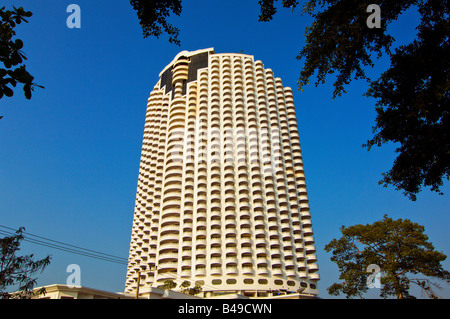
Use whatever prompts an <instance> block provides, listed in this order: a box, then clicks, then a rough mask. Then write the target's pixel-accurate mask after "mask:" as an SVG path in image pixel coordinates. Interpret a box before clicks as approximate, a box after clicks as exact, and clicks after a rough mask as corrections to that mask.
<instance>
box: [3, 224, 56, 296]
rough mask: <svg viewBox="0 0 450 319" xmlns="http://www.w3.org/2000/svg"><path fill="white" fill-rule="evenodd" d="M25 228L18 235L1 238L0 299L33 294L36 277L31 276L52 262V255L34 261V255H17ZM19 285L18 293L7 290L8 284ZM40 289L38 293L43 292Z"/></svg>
mask: <svg viewBox="0 0 450 319" xmlns="http://www.w3.org/2000/svg"><path fill="white" fill-rule="evenodd" d="M24 230H25V229H24V228H23V227H21V228H20V229H19V230H18V231H17V232H16V235H14V236H10V237H4V238H1V239H0V299H9V298H24V297H28V296H30V295H32V294H33V288H34V286H35V284H36V278H31V276H32V275H33V274H35V273H36V272H38V271H41V272H42V271H43V270H44V268H45V267H47V266H48V265H49V264H50V256H47V257H46V258H44V259H41V260H37V261H34V260H33V255H32V254H31V255H27V256H16V252H17V251H18V250H20V243H21V241H22V239H23V238H24V236H23V232H24ZM14 285H18V291H19V292H18V293H16V294H12V293H8V292H6V289H7V287H8V286H14ZM43 292H44V291H42V290H40V291H38V293H43Z"/></svg>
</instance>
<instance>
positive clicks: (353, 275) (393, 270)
mask: <svg viewBox="0 0 450 319" xmlns="http://www.w3.org/2000/svg"><path fill="white" fill-rule="evenodd" d="M424 230H425V228H424V227H423V226H421V225H419V224H417V223H413V222H411V221H410V220H409V219H405V220H403V219H398V220H393V219H392V218H389V217H388V216H387V215H385V216H384V217H383V219H382V220H381V221H377V222H374V223H373V224H367V225H354V226H350V227H344V226H342V227H341V232H342V237H341V238H340V239H333V240H332V241H331V242H330V243H329V244H328V245H326V246H325V250H326V251H327V252H331V253H332V257H331V261H333V262H335V263H336V264H337V266H338V268H339V271H340V276H339V279H341V280H343V282H342V283H335V284H333V285H331V286H330V287H329V288H328V293H329V294H330V295H339V294H340V293H343V294H345V295H346V297H347V298H352V297H363V295H364V293H366V292H367V291H368V289H369V286H368V284H367V282H368V281H367V278H368V276H369V274H370V273H369V272H368V267H369V266H370V265H376V266H378V267H379V269H380V271H381V280H380V283H381V286H382V287H381V288H380V296H381V297H383V298H386V297H389V296H395V297H397V298H399V299H402V298H414V297H413V296H412V295H411V294H410V292H409V290H410V286H411V284H416V285H418V286H419V287H420V288H421V289H423V291H424V292H426V293H427V295H428V296H429V297H431V298H437V297H438V295H437V294H436V292H435V291H434V289H433V288H435V287H439V285H438V284H437V283H436V282H433V281H432V280H431V279H429V278H436V279H440V280H445V281H446V282H447V283H449V282H450V273H449V272H448V271H446V270H444V269H443V268H442V265H441V262H442V261H444V260H445V259H446V258H447V256H446V255H444V254H443V253H441V252H438V251H435V250H434V247H433V245H432V243H430V242H429V241H428V236H427V235H425V233H424ZM417 274H422V275H424V276H426V277H427V278H424V279H423V278H417V277H415V275H417Z"/></svg>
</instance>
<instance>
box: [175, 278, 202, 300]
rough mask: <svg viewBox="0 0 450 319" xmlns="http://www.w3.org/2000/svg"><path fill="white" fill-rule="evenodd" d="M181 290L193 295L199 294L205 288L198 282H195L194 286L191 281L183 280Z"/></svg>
mask: <svg viewBox="0 0 450 319" xmlns="http://www.w3.org/2000/svg"><path fill="white" fill-rule="evenodd" d="M180 288H181V292H182V293H184V294H188V295H191V296H195V295H198V294H199V293H201V292H202V290H203V288H202V286H201V285H199V284H198V283H195V285H194V287H191V283H190V282H189V281H188V280H185V281H183V282H182V283H181V284H180Z"/></svg>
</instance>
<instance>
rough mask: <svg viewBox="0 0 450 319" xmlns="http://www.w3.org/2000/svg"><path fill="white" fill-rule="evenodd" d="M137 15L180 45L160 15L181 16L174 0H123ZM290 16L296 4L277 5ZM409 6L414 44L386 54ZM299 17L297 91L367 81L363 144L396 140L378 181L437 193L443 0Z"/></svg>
mask: <svg viewBox="0 0 450 319" xmlns="http://www.w3.org/2000/svg"><path fill="white" fill-rule="evenodd" d="M130 2H131V3H132V5H133V7H134V8H135V9H136V10H137V11H138V17H139V19H140V23H141V25H142V27H143V30H144V36H146V37H147V36H149V35H154V36H156V37H159V35H161V33H162V30H163V29H164V31H165V32H167V33H168V34H169V36H170V38H169V41H170V42H172V43H176V44H177V45H179V44H180V41H179V39H178V35H179V29H178V28H175V27H173V26H172V25H170V24H168V23H167V21H166V17H168V16H170V13H171V12H173V13H174V14H176V15H180V13H181V9H182V8H181V0H167V1H152V0H131V1H130ZM276 2H277V0H259V1H258V3H259V5H260V9H261V13H260V15H259V21H262V22H268V21H271V20H272V19H273V17H274V15H275V14H276V12H277V5H276V4H275V3H276ZM369 4H378V5H379V6H380V8H381V26H380V28H369V27H368V26H367V19H368V17H369V15H370V13H368V12H367V8H368V6H369ZM281 5H282V6H283V7H284V8H290V9H291V10H292V11H294V10H295V9H296V8H297V7H298V6H300V3H299V1H296V0H281ZM409 8H417V10H418V12H419V13H420V15H421V23H420V25H419V26H418V28H417V29H418V31H419V33H418V36H417V39H416V40H415V41H413V42H412V43H411V44H409V45H407V46H403V47H400V48H397V49H396V50H394V52H391V47H392V44H393V43H394V37H393V36H392V35H390V34H389V33H388V26H389V25H390V24H391V23H392V22H393V21H396V20H397V19H398V17H399V16H400V15H401V14H402V13H403V12H405V10H407V9H409ZM301 13H302V15H305V14H306V15H310V16H311V17H312V18H313V19H314V21H313V22H312V24H311V25H310V26H308V27H307V28H306V43H305V45H304V47H303V48H301V50H300V53H299V55H298V56H297V59H299V60H302V59H304V66H303V68H302V70H301V72H300V76H299V79H298V86H299V88H300V89H302V88H303V87H304V86H305V85H307V84H309V83H310V79H311V78H312V77H313V76H315V77H316V81H315V85H316V86H317V85H319V84H323V83H325V80H326V78H327V76H329V75H332V74H334V75H335V76H336V78H335V81H334V88H335V89H334V92H333V98H335V97H337V96H341V95H342V94H343V93H345V92H346V91H345V87H346V86H347V85H348V84H350V82H351V81H352V80H353V79H363V80H367V81H368V82H369V89H368V91H367V93H366V96H368V97H372V98H375V99H376V100H377V102H376V105H377V107H376V112H377V117H376V120H375V123H376V124H375V126H374V128H373V131H374V136H373V138H372V139H370V140H368V141H367V143H366V144H364V145H363V147H365V148H367V150H370V149H371V148H372V147H373V146H382V145H383V144H385V143H389V142H393V143H399V144H400V147H398V148H397V149H396V152H397V153H398V156H397V158H396V160H395V162H394V164H393V166H392V168H391V170H389V171H388V172H385V173H382V180H380V182H379V184H382V185H384V186H389V185H392V186H394V187H395V188H396V189H397V190H400V191H403V193H404V194H405V195H406V196H407V197H408V198H409V199H411V200H416V196H417V194H418V193H419V192H420V191H421V189H422V187H430V188H431V190H432V191H435V192H437V193H439V194H442V192H441V191H440V187H441V186H442V185H443V180H444V179H447V180H448V179H449V178H450V141H449V140H450V138H449V133H448V132H450V127H449V125H450V124H449V107H450V101H449V88H450V77H449V73H450V58H449V57H450V42H449V35H450V20H449V15H450V3H449V0H444V1H442V0H396V1H387V0H371V1H360V0H304V1H302V9H301ZM383 55H387V56H388V57H390V59H391V67H390V68H389V69H388V70H386V72H384V73H383V74H382V76H381V77H380V78H379V79H378V80H375V81H372V80H371V79H370V78H369V77H368V76H367V75H366V68H368V67H373V66H374V65H375V64H374V61H373V60H374V58H380V57H381V56H383Z"/></svg>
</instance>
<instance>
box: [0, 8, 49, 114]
mask: <svg viewBox="0 0 450 319" xmlns="http://www.w3.org/2000/svg"><path fill="white" fill-rule="evenodd" d="M31 15H32V13H31V12H30V11H25V10H24V9H23V8H22V7H20V8H15V7H13V10H12V11H11V10H6V9H5V7H2V8H1V9H0V62H2V63H3V66H4V68H0V99H1V98H2V97H4V96H6V97H11V96H13V95H14V91H13V88H15V87H16V85H17V84H18V83H21V84H23V91H24V94H25V97H26V98H27V99H31V92H32V91H33V90H34V87H35V86H38V87H41V88H42V86H39V85H37V84H35V83H33V80H34V77H33V76H32V75H31V74H30V73H28V71H27V70H26V67H25V65H23V64H22V63H23V62H24V60H26V59H27V58H26V57H25V55H24V53H23V51H22V48H23V42H22V40H20V39H14V37H15V35H16V32H15V31H14V28H15V27H16V25H18V24H21V23H22V22H28V21H27V20H26V19H25V18H28V17H31ZM21 64H22V65H21ZM0 118H1V117H0Z"/></svg>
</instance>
